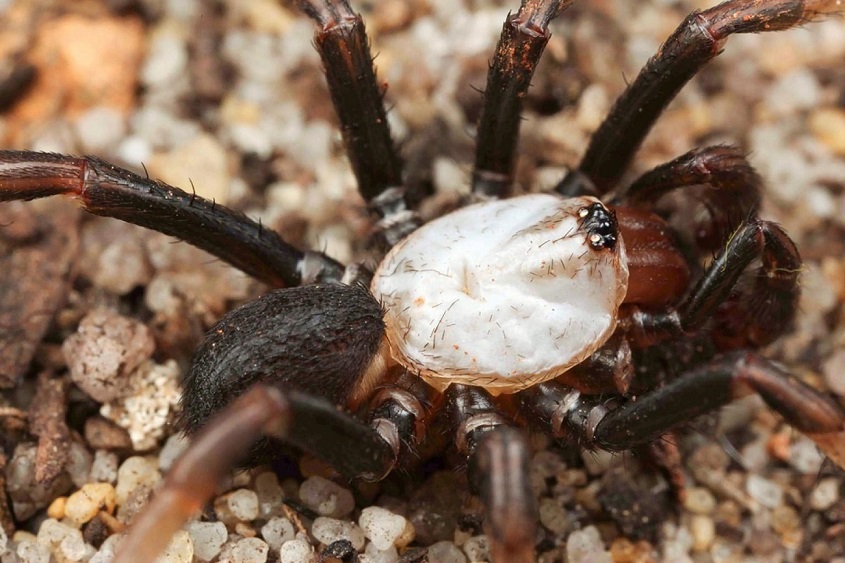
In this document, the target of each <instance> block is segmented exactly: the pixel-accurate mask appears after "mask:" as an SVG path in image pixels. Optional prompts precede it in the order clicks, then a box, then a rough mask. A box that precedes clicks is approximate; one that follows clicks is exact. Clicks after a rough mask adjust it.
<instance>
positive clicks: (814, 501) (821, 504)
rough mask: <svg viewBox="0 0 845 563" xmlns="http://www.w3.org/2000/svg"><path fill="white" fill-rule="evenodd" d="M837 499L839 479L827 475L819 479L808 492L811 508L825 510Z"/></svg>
mask: <svg viewBox="0 0 845 563" xmlns="http://www.w3.org/2000/svg"><path fill="white" fill-rule="evenodd" d="M838 500H839V479H837V478H835V477H828V478H826V479H822V480H821V481H819V484H818V485H816V488H815V489H813V492H812V493H810V507H811V508H812V509H813V510H827V509H828V508H830V507H831V506H833V505H834V504H836V502H837V501H838Z"/></svg>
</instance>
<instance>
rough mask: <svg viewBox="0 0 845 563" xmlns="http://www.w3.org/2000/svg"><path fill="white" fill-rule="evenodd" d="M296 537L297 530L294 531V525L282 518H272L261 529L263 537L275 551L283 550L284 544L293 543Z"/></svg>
mask: <svg viewBox="0 0 845 563" xmlns="http://www.w3.org/2000/svg"><path fill="white" fill-rule="evenodd" d="M295 536H296V530H294V527H293V523H291V521H290V520H289V519H287V518H282V517H280V516H276V517H275V518H271V519H270V520H268V521H267V523H266V524H264V526H262V527H261V537H262V538H264V541H266V542H267V545H269V546H270V549H272V550H274V551H277V550H279V549H281V547H282V544H284V543H285V542H289V541H291V540H292V539H294V537H295Z"/></svg>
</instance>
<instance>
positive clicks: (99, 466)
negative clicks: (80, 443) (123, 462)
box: [89, 450, 118, 484]
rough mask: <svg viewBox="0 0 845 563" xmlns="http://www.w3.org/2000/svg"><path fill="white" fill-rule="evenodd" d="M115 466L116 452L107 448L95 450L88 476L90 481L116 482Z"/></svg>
mask: <svg viewBox="0 0 845 563" xmlns="http://www.w3.org/2000/svg"><path fill="white" fill-rule="evenodd" d="M117 468H118V457H117V454H115V453H113V452H110V451H107V450H97V451H95V452H94V461H93V463H92V464H91V473H90V475H89V477H90V479H91V480H92V481H95V482H98V483H112V484H114V483H116V482H117Z"/></svg>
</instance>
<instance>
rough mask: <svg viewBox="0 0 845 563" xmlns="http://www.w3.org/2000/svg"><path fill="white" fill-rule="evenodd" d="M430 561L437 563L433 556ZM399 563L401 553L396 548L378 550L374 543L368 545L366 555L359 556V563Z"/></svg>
mask: <svg viewBox="0 0 845 563" xmlns="http://www.w3.org/2000/svg"><path fill="white" fill-rule="evenodd" d="M428 560H429V561H435V559H432V558H431V556H429V558H428ZM397 561H399V552H398V551H396V548H395V547H394V546H390V547H389V548H388V549H384V550H382V549H378V548H377V547H376V545H375V544H374V543H368V544H367V548H366V549H365V550H364V553H362V554H360V555H359V556H358V563H396V562H397Z"/></svg>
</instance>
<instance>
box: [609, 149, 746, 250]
mask: <svg viewBox="0 0 845 563" xmlns="http://www.w3.org/2000/svg"><path fill="white" fill-rule="evenodd" d="M701 186H704V188H705V189H704V190H699V191H696V192H694V193H695V195H696V196H697V199H698V201H700V202H701V204H702V205H703V206H704V208H705V210H706V212H707V213H706V216H707V217H706V220H704V221H702V220H699V219H696V224H695V226H694V229H695V233H694V235H695V239H696V245H697V247H698V248H699V250H703V249H706V250H715V249H717V248H718V246H719V245H720V244H721V241H723V240H725V239H726V238H727V236H728V235H730V233H732V232H733V231H735V230H736V229H737V227H739V226H740V225H741V224H742V222H743V221H747V220H748V219H749V218H751V217H756V216H757V211H758V209H759V208H760V199H761V191H762V186H763V181H762V179H761V178H760V176H759V174H757V171H756V170H754V167H753V166H751V163H749V162H748V159H747V158H746V156H745V154H744V153H743V152H742V151H741V150H740V149H739V148H738V147H734V146H728V145H716V146H710V147H704V148H700V149H694V150H691V151H689V152H688V153H686V154H684V155H681V156H679V157H678V158H676V159H674V160H672V161H671V162H667V163H666V164H662V165H660V166H658V167H656V168H654V169H652V170H650V171H649V172H646V173H645V174H643V175H642V176H640V177H639V178H638V179H637V180H636V181H635V182H634V183H633V184H631V185H630V186H629V187H628V189H627V190H625V191H624V192H623V193H622V194H620V195H619V196H618V197H616V198H614V201H613V202H612V205H623V206H635V207H644V206H648V205H651V204H653V203H654V202H656V201H658V200H659V199H660V198H662V197H663V196H664V195H666V194H668V193H669V192H672V191H674V190H677V189H681V188H686V189H689V188H696V187H701Z"/></svg>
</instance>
